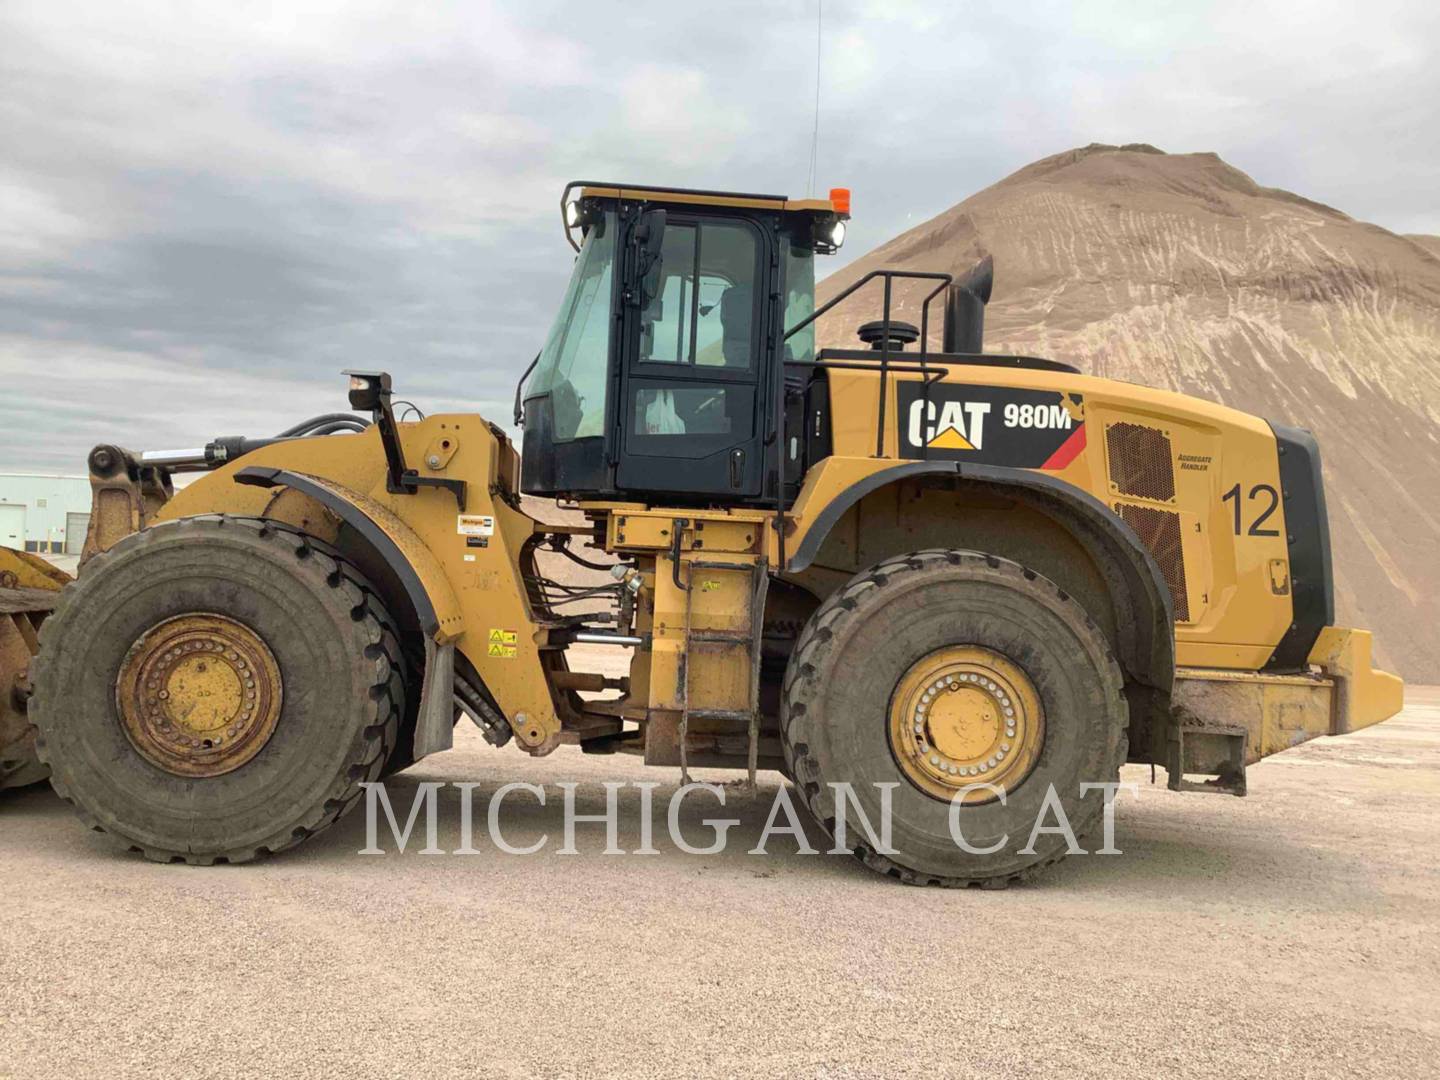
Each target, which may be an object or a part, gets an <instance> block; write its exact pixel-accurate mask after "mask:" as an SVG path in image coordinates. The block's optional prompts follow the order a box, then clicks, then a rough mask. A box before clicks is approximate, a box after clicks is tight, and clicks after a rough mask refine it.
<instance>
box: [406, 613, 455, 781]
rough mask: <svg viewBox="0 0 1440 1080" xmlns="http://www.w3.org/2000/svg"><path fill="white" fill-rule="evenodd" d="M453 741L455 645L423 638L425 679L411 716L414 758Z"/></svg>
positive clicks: (445, 747)
mask: <svg viewBox="0 0 1440 1080" xmlns="http://www.w3.org/2000/svg"><path fill="white" fill-rule="evenodd" d="M454 744H455V646H454V645H453V644H452V645H437V644H435V639H434V638H426V639H425V681H424V684H423V685H422V687H421V689H420V714H419V716H417V717H416V719H415V760H416V761H419V760H420V759H421V758H423V757H424V756H425V755H427V754H433V753H436V752H437V751H440V750H449V749H450V747H452V746H453V745H454Z"/></svg>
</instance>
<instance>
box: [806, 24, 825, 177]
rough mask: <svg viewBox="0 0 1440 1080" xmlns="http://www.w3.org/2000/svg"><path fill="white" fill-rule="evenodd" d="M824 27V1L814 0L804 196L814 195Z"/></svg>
mask: <svg viewBox="0 0 1440 1080" xmlns="http://www.w3.org/2000/svg"><path fill="white" fill-rule="evenodd" d="M824 25H825V0H815V129H814V131H812V132H811V134H810V173H809V176H808V177H807V179H806V181H805V194H806V195H807V196H811V195H814V194H815V162H816V159H817V158H818V156H819V150H820V35H821V31H822V30H823V28H824Z"/></svg>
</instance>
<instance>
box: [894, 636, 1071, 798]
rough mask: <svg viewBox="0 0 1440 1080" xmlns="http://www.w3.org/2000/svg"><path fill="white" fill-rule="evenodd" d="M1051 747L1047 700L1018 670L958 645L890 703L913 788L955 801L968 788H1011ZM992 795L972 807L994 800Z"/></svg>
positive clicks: (921, 668) (922, 664) (925, 663)
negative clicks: (1047, 740) (1044, 702)
mask: <svg viewBox="0 0 1440 1080" xmlns="http://www.w3.org/2000/svg"><path fill="white" fill-rule="evenodd" d="M1044 742H1045V721H1044V715H1043V714H1042V712H1041V708H1040V696H1039V694H1037V693H1036V691H1035V686H1034V684H1033V683H1031V681H1030V677H1029V676H1028V675H1026V674H1025V672H1024V670H1022V669H1021V668H1020V666H1019V665H1017V664H1015V663H1013V662H1012V661H1010V660H1009V659H1007V658H1006V657H1004V656H1002V655H1001V654H1000V653H997V652H995V651H993V650H991V649H986V648H983V647H981V646H978V645H956V646H951V647H949V648H945V649H940V650H938V651H937V652H933V653H931V654H930V655H929V656H927V657H925V658H923V659H922V660H919V661H918V662H916V663H915V664H914V665H913V666H912V667H911V668H910V670H909V671H907V672H906V673H905V675H904V677H903V678H901V680H900V682H899V684H898V685H897V686H896V687H895V694H894V696H893V697H892V698H891V699H890V748H891V750H892V752H893V753H894V754H895V760H896V761H898V762H899V764H900V768H901V769H902V770H903V771H904V773H905V775H906V776H907V777H908V778H909V780H910V781H911V783H913V784H914V785H915V786H916V787H918V788H919V789H920V790H921V791H924V792H925V793H926V794H928V795H933V796H934V797H935V798H937V799H943V800H945V801H946V802H949V801H950V800H951V799H952V798H954V796H955V795H956V794H957V793H958V792H960V791H961V790H962V789H963V788H965V787H966V786H967V785H969V784H984V783H988V784H994V785H996V786H997V787H999V788H1002V789H1005V790H1007V791H1008V790H1009V789H1011V788H1014V787H1015V786H1016V785H1017V784H1019V783H1020V781H1021V780H1023V779H1024V778H1025V776H1026V774H1028V773H1029V772H1030V769H1031V768H1032V767H1033V766H1034V764H1035V759H1036V758H1037V757H1039V755H1040V748H1041V747H1042V746H1043V745H1044ZM994 798H996V796H994V795H992V794H991V793H990V792H989V791H987V790H983V789H982V790H979V791H973V792H970V793H968V794H967V795H966V796H965V799H964V801H965V802H967V803H978V802H989V801H991V800H992V799H994Z"/></svg>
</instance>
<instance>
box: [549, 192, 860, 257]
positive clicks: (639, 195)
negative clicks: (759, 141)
mask: <svg viewBox="0 0 1440 1080" xmlns="http://www.w3.org/2000/svg"><path fill="white" fill-rule="evenodd" d="M576 189H579V194H578V195H573V198H575V199H577V200H578V199H615V200H617V201H633V202H657V203H683V204H688V205H691V206H695V205H701V206H733V207H735V208H737V209H742V210H773V211H778V212H779V213H782V214H789V213H810V214H834V215H836V216H838V217H846V218H848V217H849V216H850V193H849V191H847V190H844V189H841V188H836V189H834V190H832V191H831V193H830V196H831V197H830V198H827V199H792V198H790V197H789V196H788V195H757V194H754V193H752V192H743V191H705V190H701V189H696V188H679V187H657V186H654V185H650V184H623V183H612V182H609V181H602V180H571V181H570V183H568V184H566V185H565V190H564V191H563V192H561V193H560V220H561V222H562V223H564V224H565V225H566V229H565V235H566V238H567V239H570V229H569V223H568V222H566V219H565V207H566V204H568V203H569V202H570V201H571V199H572V194H573V193H574V192H575V191H576ZM570 242H571V244H572V246H573V245H574V240H573V239H570Z"/></svg>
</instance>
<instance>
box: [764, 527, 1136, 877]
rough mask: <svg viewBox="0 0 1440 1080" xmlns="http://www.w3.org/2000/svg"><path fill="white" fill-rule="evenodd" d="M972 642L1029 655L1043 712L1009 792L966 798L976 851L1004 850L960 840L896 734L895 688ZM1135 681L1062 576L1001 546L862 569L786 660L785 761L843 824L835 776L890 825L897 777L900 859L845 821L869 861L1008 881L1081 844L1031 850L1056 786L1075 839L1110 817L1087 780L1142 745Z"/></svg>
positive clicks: (917, 555)
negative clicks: (1000, 843)
mask: <svg viewBox="0 0 1440 1080" xmlns="http://www.w3.org/2000/svg"><path fill="white" fill-rule="evenodd" d="M959 644H971V645H983V646H986V647H988V648H991V649H994V650H996V651H998V652H1000V653H1002V654H1003V655H1005V656H1008V657H1009V658H1010V659H1011V660H1012V661H1014V662H1015V663H1017V664H1019V665H1020V666H1021V667H1022V668H1023V669H1024V670H1025V672H1026V674H1027V675H1029V677H1030V679H1031V681H1032V682H1033V683H1034V685H1035V688H1036V690H1037V692H1038V693H1039V696H1040V700H1041V705H1042V707H1043V709H1044V713H1045V720H1046V724H1045V742H1044V746H1043V747H1042V749H1041V752H1040V755H1039V757H1038V759H1037V761H1036V763H1035V766H1034V768H1033V770H1032V771H1031V772H1030V774H1029V775H1028V776H1027V777H1026V778H1025V779H1024V780H1022V781H1021V782H1020V783H1019V784H1018V785H1016V786H1015V788H1014V789H1013V790H1010V791H1008V792H1007V799H1006V802H1005V803H1003V804H1002V803H1000V802H999V801H998V800H997V801H992V802H989V803H986V804H981V805H967V806H965V807H963V808H962V809H961V812H960V827H961V830H962V832H963V834H964V836H965V838H966V839H967V841H969V843H970V844H971V845H972V846H976V847H987V846H989V845H991V844H993V843H994V842H996V841H997V840H999V839H1000V838H1001V837H1002V836H1004V835H1007V834H1008V836H1009V842H1008V843H1007V844H1006V845H1005V846H1004V848H1003V849H1002V850H1001V851H999V852H997V853H995V854H993V855H974V854H970V853H967V852H966V851H964V850H963V849H962V848H961V847H959V845H957V844H956V843H955V842H954V840H953V839H952V838H951V836H950V832H949V818H948V815H949V810H950V806H949V803H948V802H944V801H941V800H939V799H936V798H934V797H933V796H930V795H927V794H925V793H924V792H922V791H921V790H920V789H919V788H918V787H916V786H915V785H913V784H912V783H910V782H909V780H908V779H907V778H906V776H905V774H904V772H903V771H902V770H901V768H900V766H899V765H898V764H897V763H896V761H895V757H894V754H893V752H892V750H891V747H890V740H889V735H888V724H887V718H888V714H889V707H890V698H891V695H892V694H893V692H894V690H895V687H896V684H897V683H898V682H899V680H900V678H901V676H902V675H903V674H904V673H905V671H906V670H908V669H909V667H910V666H911V665H912V664H913V663H915V662H916V661H917V660H920V659H921V658H922V657H924V656H927V655H929V654H930V653H932V652H934V651H935V650H936V649H939V648H942V647H945V646H947V645H959ZM861 672H863V673H864V674H863V677H857V673H861ZM1123 689H1124V682H1123V677H1122V675H1121V672H1120V668H1119V666H1118V665H1117V664H1116V662H1115V658H1114V655H1113V654H1112V652H1111V649H1110V646H1109V643H1108V642H1107V641H1106V638H1105V636H1104V634H1103V633H1102V632H1101V630H1100V629H1099V627H1097V626H1096V624H1095V622H1094V620H1092V619H1091V618H1090V617H1089V615H1087V614H1086V612H1085V611H1084V610H1083V609H1082V608H1081V607H1080V606H1079V605H1078V604H1077V603H1076V602H1075V600H1074V599H1073V598H1072V597H1070V596H1068V595H1067V594H1066V593H1065V592H1063V591H1062V590H1061V589H1060V588H1059V587H1058V586H1056V585H1055V583H1054V582H1052V581H1050V580H1049V579H1047V578H1044V577H1042V576H1040V575H1039V574H1037V573H1035V572H1034V571H1032V570H1028V569H1026V568H1025V567H1023V566H1021V565H1020V564H1018V563H1015V562H1011V561H1009V560H1008V559H1001V558H998V557H996V556H993V555H986V554H982V553H979V552H973V551H917V552H913V553H911V554H907V555H902V556H899V557H897V558H893V559H887V560H886V561H884V562H882V563H879V564H878V565H876V566H874V567H872V568H871V569H869V570H866V571H863V572H861V573H859V574H857V575H856V576H855V577H854V578H852V579H851V580H850V581H849V582H848V583H847V584H846V585H845V586H844V587H843V588H841V589H839V590H837V591H836V592H835V593H834V594H833V595H831V596H830V597H829V599H827V600H826V601H825V603H824V604H822V605H821V606H820V607H819V608H818V609H817V610H816V611H815V613H814V615H813V616H811V618H810V621H809V622H808V623H807V625H806V627H805V630H804V631H803V632H802V634H801V636H800V640H799V642H798V643H797V645H796V648H795V653H794V655H793V656H792V657H791V660H790V665H789V668H788V669H787V671H786V677H785V687H784V694H783V695H782V699H781V701H782V704H781V734H782V742H783V745H784V750H785V760H786V762H787V764H788V765H789V767H790V770H791V772H792V774H793V775H794V777H795V778H796V786H797V787H798V788H799V789H800V792H801V794H802V795H803V797H804V799H805V802H806V804H807V806H808V807H809V809H810V811H811V813H812V814H813V815H814V817H815V819H816V821H817V822H819V823H820V825H821V826H822V827H824V828H825V829H826V830H827V831H828V832H830V833H831V834H832V835H833V830H834V822H835V805H834V802H835V794H834V791H833V790H832V789H831V788H830V787H828V785H829V784H830V783H832V782H842V781H843V782H848V783H850V784H852V785H854V790H855V794H856V796H857V797H858V801H859V802H860V805H861V806H862V807H863V808H864V810H865V813H866V815H867V816H868V818H869V820H870V821H871V822H874V823H877V826H878V822H879V820H880V817H879V814H880V797H879V793H878V789H876V788H875V787H874V785H875V784H877V783H887V782H898V784H899V786H898V787H896V788H895V789H894V792H893V796H892V799H893V810H892V818H891V820H892V824H893V829H894V833H893V838H892V841H891V846H892V847H893V848H895V849H897V850H898V852H899V854H895V855H890V856H885V855H881V854H878V853H876V852H874V851H871V850H870V849H869V848H868V847H867V846H866V845H865V844H864V843H863V840H864V834H863V833H859V832H858V830H857V829H856V828H855V826H854V824H853V813H852V814H851V815H850V817H849V818H847V823H848V824H847V833H848V835H847V843H848V844H851V845H853V850H854V853H855V854H856V855H857V856H858V857H859V858H860V859H861V860H862V861H863V862H864V863H865V865H867V866H869V867H870V868H871V869H874V870H876V871H879V872H881V873H885V874H890V875H892V876H894V877H897V878H899V879H900V880H902V881H904V882H907V883H909V884H916V885H925V884H934V885H943V886H952V887H953V886H963V885H984V886H989V887H1003V886H1004V885H1006V884H1008V883H1009V882H1011V881H1014V880H1016V879H1018V878H1020V877H1022V876H1024V875H1026V874H1029V873H1031V872H1033V871H1035V870H1037V869H1039V868H1040V867H1042V866H1046V865H1048V864H1049V863H1052V862H1055V861H1057V860H1059V859H1061V858H1063V857H1064V856H1065V854H1066V853H1067V850H1068V845H1067V844H1066V842H1065V840H1064V838H1063V837H1062V836H1058V835H1042V836H1040V837H1038V838H1037V840H1036V845H1035V854H1033V855H1021V854H1019V849H1020V848H1022V847H1025V846H1027V845H1026V841H1027V840H1028V839H1029V836H1030V831H1031V829H1032V828H1033V826H1034V823H1035V820H1036V816H1037V814H1038V813H1039V811H1040V808H1041V806H1042V804H1043V801H1044V796H1045V792H1046V789H1047V787H1048V785H1050V784H1052V783H1053V784H1054V785H1055V788H1056V791H1057V792H1058V794H1059V795H1060V798H1061V801H1062V805H1063V806H1064V809H1065V812H1066V816H1067V818H1068V820H1069V822H1070V825H1071V827H1072V828H1073V829H1074V830H1075V833H1076V835H1077V837H1082V838H1083V837H1086V836H1088V835H1089V834H1090V833H1091V832H1093V830H1094V829H1095V827H1096V826H1097V824H1099V822H1100V814H1101V811H1102V809H1103V797H1104V796H1103V792H1101V791H1098V790H1092V791H1090V792H1088V793H1086V794H1083V795H1082V793H1081V792H1080V783H1081V782H1082V781H1095V782H1113V781H1114V780H1115V779H1116V778H1117V777H1118V775H1119V770H1120V766H1121V764H1122V763H1123V762H1124V761H1125V754H1126V750H1127V747H1128V741H1127V730H1128V725H1129V711H1128V707H1127V705H1126V701H1125V696H1124V693H1123ZM1047 823H1051V824H1053V823H1054V819H1053V816H1052V817H1047ZM857 833H858V836H859V839H860V840H861V841H862V842H861V843H859V844H856V843H855V840H856V837H857ZM1082 842H1083V841H1082Z"/></svg>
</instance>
